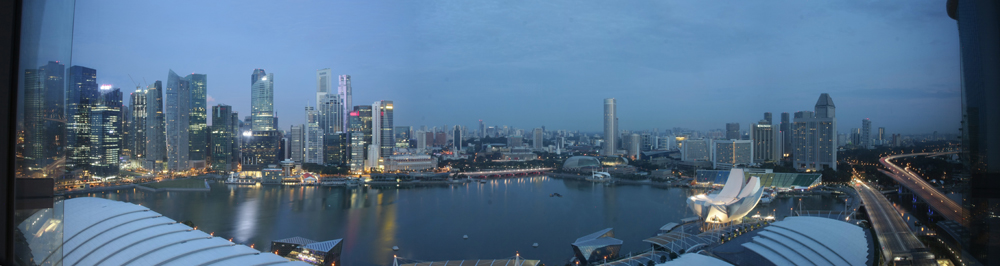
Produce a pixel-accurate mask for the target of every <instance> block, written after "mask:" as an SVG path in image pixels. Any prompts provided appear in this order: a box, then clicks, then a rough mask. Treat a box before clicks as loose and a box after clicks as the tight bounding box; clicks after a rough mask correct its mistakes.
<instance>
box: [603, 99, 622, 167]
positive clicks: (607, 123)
mask: <svg viewBox="0 0 1000 266" xmlns="http://www.w3.org/2000/svg"><path fill="white" fill-rule="evenodd" d="M617 105H618V102H617V100H615V98H607V99H604V149H603V150H601V155H603V156H615V153H617V152H618V143H617V142H618V141H617V139H618V107H617Z"/></svg>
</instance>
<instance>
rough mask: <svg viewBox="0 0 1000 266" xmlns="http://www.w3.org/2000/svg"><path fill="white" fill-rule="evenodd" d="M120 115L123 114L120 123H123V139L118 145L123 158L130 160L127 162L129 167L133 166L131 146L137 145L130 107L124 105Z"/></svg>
mask: <svg viewBox="0 0 1000 266" xmlns="http://www.w3.org/2000/svg"><path fill="white" fill-rule="evenodd" d="M120 114H121V119H120V120H119V121H121V123H120V125H121V128H122V130H121V135H122V138H121V143H120V144H119V145H118V146H119V147H121V152H119V153H120V154H121V157H122V158H124V159H127V160H128V161H127V162H126V163H128V164H127V165H131V163H132V162H133V160H132V145H131V144H132V143H135V140H134V139H133V138H132V112H131V111H129V107H128V106H127V105H122V106H121V112H120Z"/></svg>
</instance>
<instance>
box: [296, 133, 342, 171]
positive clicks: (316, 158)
mask: <svg viewBox="0 0 1000 266" xmlns="http://www.w3.org/2000/svg"><path fill="white" fill-rule="evenodd" d="M304 126H305V127H304V128H303V129H302V130H303V131H302V133H303V134H302V135H303V138H302V145H303V146H304V149H303V154H302V162H304V163H314V164H320V165H322V164H324V162H323V159H324V156H323V151H324V150H325V149H324V148H323V144H324V141H323V137H324V134H323V130H322V129H320V128H319V123H316V122H312V123H306V124H305V125H304ZM330 137H336V134H331V135H330Z"/></svg>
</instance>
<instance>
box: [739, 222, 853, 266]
mask: <svg viewBox="0 0 1000 266" xmlns="http://www.w3.org/2000/svg"><path fill="white" fill-rule="evenodd" d="M763 230H764V231H762V232H760V233H759V234H758V235H757V236H755V237H754V238H753V241H752V242H747V243H744V244H743V246H744V247H746V248H747V249H749V250H751V251H753V252H755V253H757V254H760V255H761V256H762V257H764V258H766V259H768V260H770V261H771V262H772V263H774V264H775V265H865V262H866V261H867V256H868V242H867V240H866V239H865V233H864V230H863V229H861V227H858V226H855V225H853V224H850V223H846V222H842V221H839V220H834V219H829V218H822V217H810V216H795V217H788V218H785V220H783V221H780V222H775V223H774V224H771V225H770V226H767V227H764V229H763Z"/></svg>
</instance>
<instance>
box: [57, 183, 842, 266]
mask: <svg viewBox="0 0 1000 266" xmlns="http://www.w3.org/2000/svg"><path fill="white" fill-rule="evenodd" d="M211 188H212V190H211V192H159V193H153V192H146V191H142V190H133V189H129V190H122V191H109V192H99V193H93V194H79V195H74V196H73V197H80V196H93V197H103V198H108V199H113V200H119V201H126V202H132V203H136V204H141V205H142V206H146V207H148V208H150V209H152V210H154V211H156V212H159V213H161V214H163V215H165V216H167V217H170V218H172V219H174V220H178V221H185V220H190V221H192V222H194V224H195V225H196V226H197V227H198V229H200V230H203V231H205V232H214V233H215V235H216V236H220V237H224V238H232V240H233V242H236V243H245V244H247V245H251V244H252V245H254V247H255V248H257V249H259V250H263V251H268V250H269V246H270V241H271V240H276V239H281V238H287V237H293V236H301V237H305V238H309V239H313V240H319V241H323V240H329V239H337V238H343V239H344V245H343V256H342V263H343V264H344V265H390V264H391V263H392V256H393V254H395V255H398V256H400V257H403V258H410V259H416V260H423V261H431V260H458V259H498V258H507V257H511V256H513V255H514V254H515V252H519V253H520V254H521V256H522V257H524V258H528V259H540V260H542V262H543V263H545V264H547V265H562V264H564V263H565V262H566V261H567V260H568V259H569V258H570V257H571V256H572V255H573V253H572V249H571V247H570V243H572V242H573V241H574V240H575V239H576V238H578V237H580V236H583V235H586V234H589V233H592V232H594V231H597V230H600V229H604V228H608V227H613V228H614V229H615V236H616V238H619V239H621V240H623V241H624V242H625V243H624V245H623V247H622V251H623V253H628V252H629V251H641V250H646V249H649V248H650V245H649V244H648V243H645V242H642V240H643V239H645V238H648V237H650V236H652V235H654V234H655V233H656V231H657V230H658V229H659V228H660V227H661V226H662V225H664V224H666V223H669V222H676V221H678V220H679V219H682V218H684V217H690V216H692V213H691V212H690V211H689V210H687V208H686V205H685V200H686V198H687V197H688V196H690V195H692V194H693V193H696V191H695V190H692V189H684V188H654V187H650V186H642V185H616V186H605V185H603V184H595V183H591V182H589V181H579V180H562V179H553V178H549V177H524V178H511V179H499V180H492V181H491V182H489V183H478V182H477V183H469V184H460V185H451V186H448V185H442V186H425V187H414V188H391V187H390V188H364V187H362V188H344V187H282V186H235V185H226V184H222V183H212V184H211ZM552 193H559V194H561V195H562V197H550V195H551V194H552ZM799 199H801V201H802V205H803V208H806V209H842V208H843V201H842V200H836V199H834V198H833V197H827V196H823V197H821V196H808V197H801V198H779V199H776V200H775V201H774V202H772V203H771V204H770V205H769V206H760V207H758V209H759V210H755V211H754V212H753V213H758V212H759V213H760V214H762V215H769V214H772V212H777V215H776V216H778V217H782V216H784V215H788V213H789V211H791V209H790V208H792V207H794V208H799V207H798V206H799V205H798V204H799V201H800V200H799ZM463 235H468V236H469V239H467V240H464V239H463V238H462V236H463ZM536 242H537V243H538V245H539V246H538V248H532V243H536ZM392 246H399V248H400V250H399V251H396V252H393V251H392Z"/></svg>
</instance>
